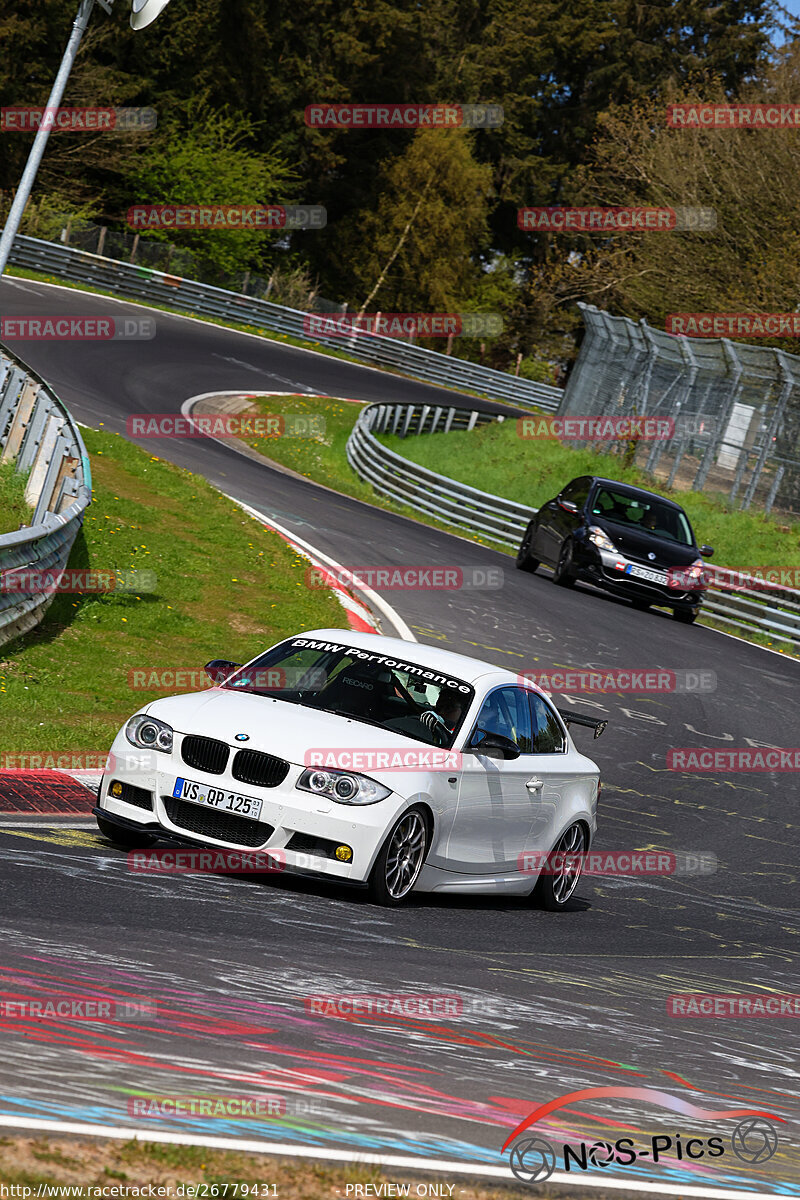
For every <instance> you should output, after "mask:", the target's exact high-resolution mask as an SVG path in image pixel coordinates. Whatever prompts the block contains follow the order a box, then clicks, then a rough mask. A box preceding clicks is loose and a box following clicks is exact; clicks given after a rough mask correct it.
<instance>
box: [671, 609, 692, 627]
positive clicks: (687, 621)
mask: <svg viewBox="0 0 800 1200" xmlns="http://www.w3.org/2000/svg"><path fill="white" fill-rule="evenodd" d="M672 619H673V621H680V622H681V624H682V625H692V624H694V622H695V621H696V620H697V609H696V608H673V610H672Z"/></svg>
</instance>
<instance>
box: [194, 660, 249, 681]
mask: <svg viewBox="0 0 800 1200" xmlns="http://www.w3.org/2000/svg"><path fill="white" fill-rule="evenodd" d="M241 665H242V664H241V663H235V662H229V661H228V659H227V658H212V660H211V662H207V663H206V665H205V666H204V667H203V670H204V671H205V673H206V675H207V676H208V678H209V679H210V680H211V682H212V683H216V684H217V685H219V684H220V683H224V682H225V680H226V679H227V678H228V677H229V676H230V675H232V674H233V672H234V671H238V670H239V667H240V666H241Z"/></svg>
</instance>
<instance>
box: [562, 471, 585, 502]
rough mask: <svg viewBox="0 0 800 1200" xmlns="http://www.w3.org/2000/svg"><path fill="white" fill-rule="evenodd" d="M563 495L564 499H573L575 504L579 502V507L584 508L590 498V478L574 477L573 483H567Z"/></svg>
mask: <svg viewBox="0 0 800 1200" xmlns="http://www.w3.org/2000/svg"><path fill="white" fill-rule="evenodd" d="M561 495H562V497H563V498H564V500H571V501H572V503H573V504H577V506H578V508H583V506H584V504H585V503H586V501H587V500H588V499H589V480H588V479H587V478H583V479H573V481H572V483H570V484H567V486H566V487H565V488H564V490H563V492H562V493H561Z"/></svg>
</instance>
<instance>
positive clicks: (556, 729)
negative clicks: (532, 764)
mask: <svg viewBox="0 0 800 1200" xmlns="http://www.w3.org/2000/svg"><path fill="white" fill-rule="evenodd" d="M528 699H529V700H530V702H531V718H532V720H533V753H534V754H560V753H561V752H562V750H563V749H564V734H563V731H562V729H561V726H560V725H559V723H558V721H557V720H556V717H555V714H554V713H553V711H552V709H551V708H550V706H549V705H548V704H547V703H546V701H545V700H543V699H542V697H541V696H537V695H536V693H535V692H528Z"/></svg>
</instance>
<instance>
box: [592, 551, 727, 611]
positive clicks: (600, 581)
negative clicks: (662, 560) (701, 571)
mask: <svg viewBox="0 0 800 1200" xmlns="http://www.w3.org/2000/svg"><path fill="white" fill-rule="evenodd" d="M576 566H577V568H578V571H579V576H580V578H581V579H584V580H586V582H587V583H593V584H594V585H595V586H596V587H601V588H605V589H606V591H609V592H614V593H616V594H617V595H619V596H625V597H627V598H628V599H630V600H646V601H647V602H648V603H649V604H656V605H664V606H666V607H668V608H681V609H696V608H699V607H700V603H701V601H702V597H703V589H702V588H698V589H697V590H696V591H695V590H692V591H684V590H682V589H680V588H672V587H669V586H668V585H667V584H662V583H656V582H654V581H652V580H648V579H642V578H639V577H637V576H636V575H632V574H630V569H631V568H632V567H639V568H644V569H645V570H648V569H651V566H650V564H649V563H640V562H637V561H636V560H635V559H631V558H626V557H625V555H624V554H617V553H616V552H615V553H613V554H612V553H611V552H610V551H608V550H600V549H598V548H596V547H594V546H592V547H589V546H584V547H582V548H581V553H580V555H579V556H578V557H577V559H576ZM652 569H653V570H657V571H660V572H661V573H662V574H666V572H665V571H664V570H663V568H662V567H656V566H655V564H653V566H652Z"/></svg>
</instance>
